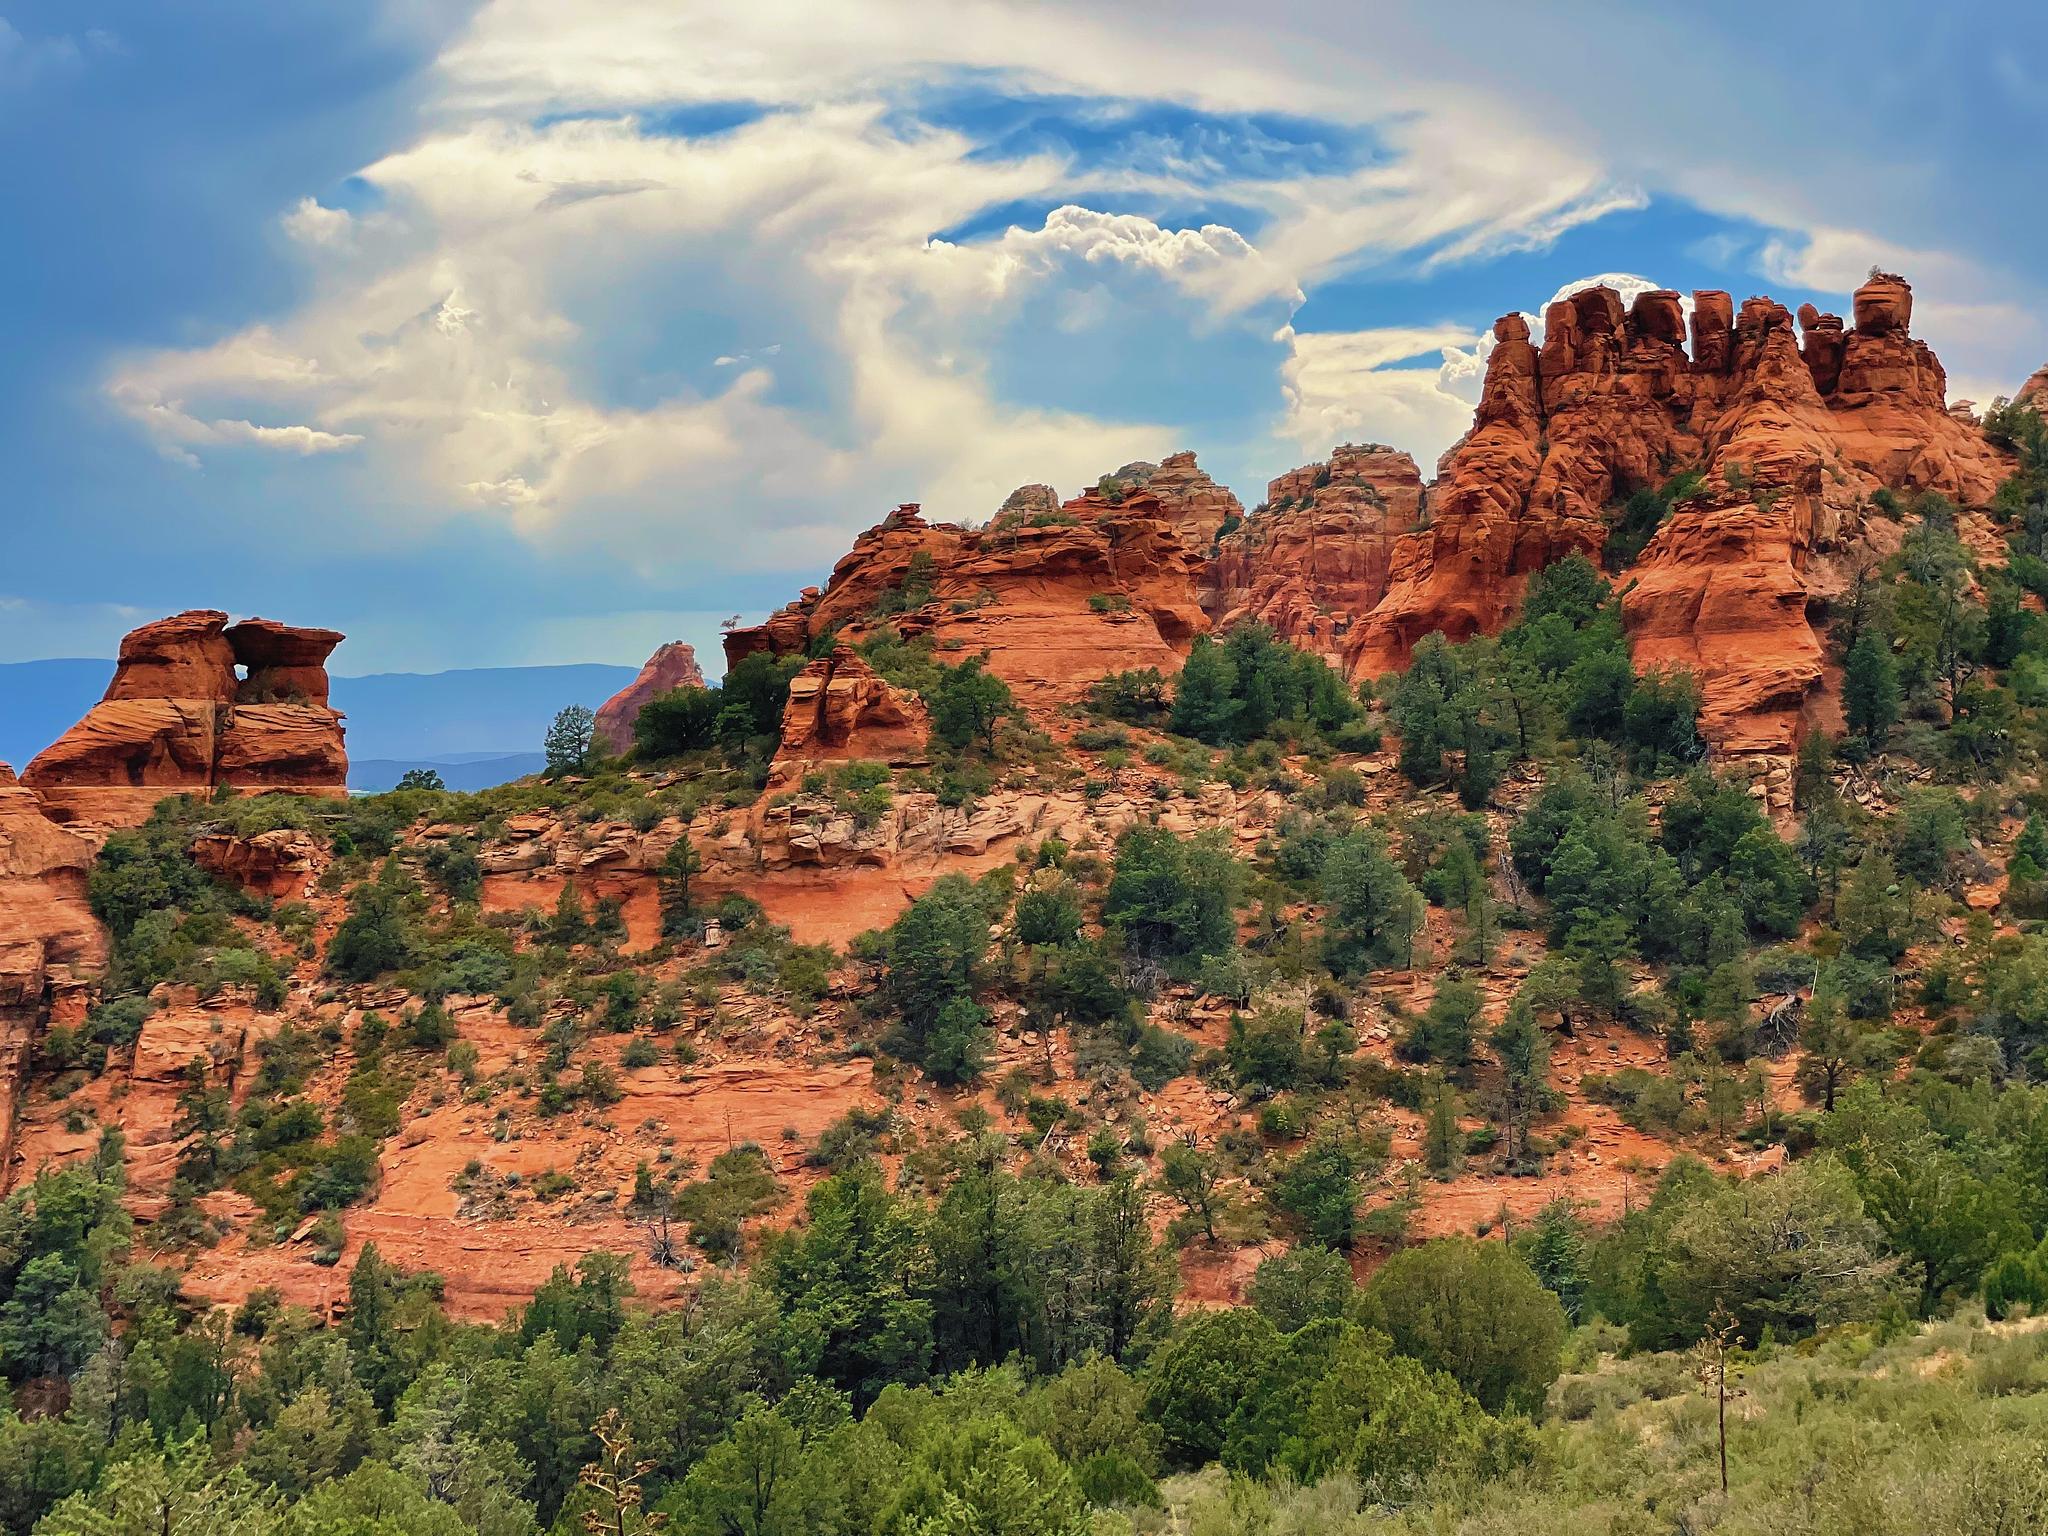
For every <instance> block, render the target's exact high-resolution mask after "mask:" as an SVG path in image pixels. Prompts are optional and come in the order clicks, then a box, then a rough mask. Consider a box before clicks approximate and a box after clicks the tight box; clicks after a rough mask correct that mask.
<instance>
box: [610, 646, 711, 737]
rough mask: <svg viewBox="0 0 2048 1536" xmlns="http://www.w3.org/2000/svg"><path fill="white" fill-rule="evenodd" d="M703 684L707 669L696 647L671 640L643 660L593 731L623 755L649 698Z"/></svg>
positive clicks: (614, 696)
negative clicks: (700, 661)
mask: <svg viewBox="0 0 2048 1536" xmlns="http://www.w3.org/2000/svg"><path fill="white" fill-rule="evenodd" d="M703 686H704V670H703V668H701V667H699V666H698V665H697V652H696V648H695V647H693V646H692V645H690V644H689V643H688V642H687V641H683V640H671V641H669V643H668V644H666V645H664V646H663V647H661V649H660V650H658V651H656V652H655V653H654V654H653V655H652V656H650V657H648V658H647V660H646V661H644V662H642V663H641V666H640V671H639V674H638V675H637V676H636V677H635V678H634V679H633V681H631V682H630V683H628V684H626V686H625V687H623V688H621V689H620V690H619V691H618V692H617V693H615V694H613V695H612V696H611V697H610V698H608V699H606V700H605V701H604V705H603V707H601V708H600V709H599V710H598V712H597V724H596V726H595V728H594V730H593V732H592V734H593V735H595V736H596V738H597V740H598V741H599V742H600V743H601V744H602V745H603V747H604V748H605V750H606V751H608V752H611V753H613V754H614V755H621V756H622V755H624V754H625V753H626V752H627V751H628V750H630V749H631V747H632V745H633V722H634V721H635V720H638V719H639V718H640V710H641V707H642V706H643V705H645V704H646V703H647V701H648V700H649V699H653V698H658V697H660V696H661V695H662V694H664V693H673V692H674V691H675V690H676V689H678V688H702V687H703Z"/></svg>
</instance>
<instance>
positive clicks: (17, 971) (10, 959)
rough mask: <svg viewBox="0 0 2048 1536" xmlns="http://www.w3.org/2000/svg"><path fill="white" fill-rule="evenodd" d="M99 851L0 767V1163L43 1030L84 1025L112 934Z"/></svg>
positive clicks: (10, 1143)
mask: <svg viewBox="0 0 2048 1536" xmlns="http://www.w3.org/2000/svg"><path fill="white" fill-rule="evenodd" d="M92 862H93V847H92V844H90V843H89V842H87V841H86V840H85V839H84V838H82V837H78V836H76V835H74V834H73V833H70V832H67V831H65V830H64V828H62V827H60V826H58V825H57V824H56V823H55V822H53V821H51V820H50V819H49V818H48V817H46V816H45V815H44V814H43V808H42V806H41V804H40V803H39V802H38V801H37V799H36V797H35V795H34V794H33V793H32V792H30V791H29V790H27V789H25V788H23V787H22V785H21V784H20V783H19V782H18V781H17V780H16V779H15V777H14V770H13V769H12V768H10V767H9V766H8V765H7V764H5V763H0V1167H4V1166H5V1163H6V1159H7V1157H8V1155H9V1153H10V1152H11V1150H12V1147H13V1143H14V1115H15V1104H16V1101H17V1100H18V1098H19V1096H20V1095H19V1086H20V1081H21V1075H22V1073H23V1071H24V1070H25V1069H26V1067H27V1063H28V1057H29V1052H30V1050H31V1048H32V1046H33V1044H34V1041H35V1038H36V1032H37V1030H38V1029H39V1028H40V1027H41V1026H42V1025H43V1024H44V1023H45V1022H47V1021H48V1020H50V1019H52V1018H55V1019H58V1020H59V1021H61V1022H66V1023H76V1022H77V1021H78V1019H79V1018H80V1017H82V1016H83V1015H84V1012H85V1007H86V1003H87V1001H88V999H89V995H90V987H91V984H92V983H93V982H94V981H95V980H96V979H97V978H98V975H99V972H100V971H101V969H102V968H103V967H104V966H105V965H106V959H107V944H106V934H105V932H104V931H103V930H102V929H101V927H100V925H99V923H98V921H97V920H96V919H95V918H94V917H93V915H92V908H91V906H90V905H89V904H88V902H87V900H86V877H87V876H88V875H89V874H90V873H91V871H92Z"/></svg>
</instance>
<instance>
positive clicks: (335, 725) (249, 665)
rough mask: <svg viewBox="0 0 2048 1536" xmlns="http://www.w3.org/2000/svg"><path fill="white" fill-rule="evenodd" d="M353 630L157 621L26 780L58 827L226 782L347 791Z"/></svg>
mask: <svg viewBox="0 0 2048 1536" xmlns="http://www.w3.org/2000/svg"><path fill="white" fill-rule="evenodd" d="M341 640H342V636H341V635H340V633H339V632H337V631H335V630H331V629H300V628H295V627H293V626H291V625H286V624H279V623H276V622H275V621H273V620H270V619H246V620H244V621H243V622H241V623H239V624H235V625H232V626H231V625H229V623H228V616H227V615H226V614H225V613H222V612H220V611H219V610H217V609H194V610H192V611H191V612H187V613H180V614H176V615H173V616H172V617H170V618H168V619H159V620H157V621H156V622H155V623H152V624H145V625H143V626H142V627H141V628H140V629H137V630H135V631H133V632H131V633H130V634H129V635H128V636H127V637H126V638H125V639H123V640H122V642H121V654H120V662H119V665H118V666H117V667H116V668H115V672H114V679H113V681H112V682H111V683H109V684H108V685H107V692H106V696H105V697H104V698H103V699H102V700H101V701H100V702H99V703H98V704H96V705H94V706H93V707H92V709H91V710H90V711H89V712H88V713H87V714H86V716H85V718H84V719H83V720H80V721H79V722H78V724H76V725H74V726H73V727H72V728H71V729H70V730H68V731H66V732H65V733H64V734H63V736H61V737H59V738H58V740H57V741H56V742H55V743H53V744H52V745H51V746H49V747H48V748H46V749H45V750H44V751H43V752H41V753H40V754H38V755H37V757H36V758H35V760H34V761H33V762H31V763H30V764H29V765H28V767H27V768H26V769H25V770H24V771H23V773H22V776H21V782H22V783H23V784H26V785H28V786H29V787H30V788H31V789H33V790H34V791H35V792H36V794H37V796H38V797H39V798H40V799H41V801H42V803H43V806H44V808H45V810H47V812H48V813H49V815H50V816H51V817H52V818H53V819H54V820H56V821H59V822H62V823H64V824H66V825H68V826H74V827H77V828H78V829H80V830H82V831H87V832H104V831H107V830H109V829H111V828H115V827H124V826H135V825H138V824H140V823H141V822H143V821H145V820H147V819H148V817H149V813H150V811H151V810H152V809H153V808H154V807H155V805H156V803H157V801H158V800H160V799H162V798H163V797H164V796H165V795H169V794H179V793H188V794H200V793H205V792H206V791H208V790H211V789H214V788H216V787H218V786H220V785H233V786H235V787H236V788H239V789H249V790H255V791H284V792H289V793H296V794H312V795H334V796H340V795H344V794H346V793H347V790H346V784H347V781H348V754H347V751H346V750H345V748H344V747H343V745H342V724H341V721H342V716H341V715H340V713H339V712H338V711H336V710H334V709H332V708H330V707H329V705H328V701H327V697H328V696H327V657H328V656H329V654H330V653H331V652H332V651H333V650H334V648H335V646H337V645H339V644H340V643H341Z"/></svg>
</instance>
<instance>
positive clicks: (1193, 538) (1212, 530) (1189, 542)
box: [1117, 453, 1244, 557]
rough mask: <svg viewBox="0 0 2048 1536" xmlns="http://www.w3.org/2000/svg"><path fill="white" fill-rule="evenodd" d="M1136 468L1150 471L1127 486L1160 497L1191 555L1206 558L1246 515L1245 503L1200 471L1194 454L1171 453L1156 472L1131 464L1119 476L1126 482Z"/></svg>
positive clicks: (1121, 470) (1145, 466) (1161, 505)
mask: <svg viewBox="0 0 2048 1536" xmlns="http://www.w3.org/2000/svg"><path fill="white" fill-rule="evenodd" d="M1136 469H1144V470H1149V471H1150V472H1149V473H1147V474H1145V475H1143V476H1142V478H1139V479H1137V480H1135V482H1127V483H1135V484H1136V485H1138V486H1141V487H1143V488H1144V489H1145V490H1148V491H1150V492H1151V493H1152V494H1153V495H1154V496H1156V497H1158V498H1159V505H1160V507H1161V508H1162V509H1163V510H1164V511H1165V514H1166V518H1167V521H1168V522H1170V523H1172V524H1173V527H1174V531H1175V532H1176V533H1177V534H1179V536H1180V541H1181V543H1182V544H1183V545H1184V546H1185V547H1186V548H1187V550H1188V552H1189V553H1190V554H1193V555H1199V556H1204V557H1206V556H1207V555H1208V554H1209V552H1210V551H1211V550H1212V549H1214V548H1215V546H1216V538H1217V535H1218V534H1220V533H1221V532H1222V531H1223V528H1224V525H1225V524H1226V523H1234V522H1236V521H1238V520H1239V519H1241V518H1243V516H1244V503H1242V502H1240V501H1239V500H1238V499H1237V497H1236V496H1234V495H1232V494H1231V492H1230V488H1229V487H1228V486H1222V485H1218V484H1217V483H1216V482H1215V481H1214V480H1211V479H1210V478H1209V476H1208V473H1207V472H1206V471H1204V470H1202V469H1200V468H1198V467H1197V466H1196V464H1195V456H1194V455H1193V454H1192V453H1169V454H1168V455H1167V456H1166V457H1165V458H1163V459H1161V460H1160V461H1159V466H1158V468H1156V469H1153V468H1152V467H1151V466H1149V465H1128V466H1126V468H1125V469H1120V470H1118V471H1117V477H1118V478H1119V479H1124V478H1125V476H1126V475H1127V474H1128V473H1129V471H1130V470H1136Z"/></svg>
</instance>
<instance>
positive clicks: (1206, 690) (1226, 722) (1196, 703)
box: [1173, 635, 1238, 746]
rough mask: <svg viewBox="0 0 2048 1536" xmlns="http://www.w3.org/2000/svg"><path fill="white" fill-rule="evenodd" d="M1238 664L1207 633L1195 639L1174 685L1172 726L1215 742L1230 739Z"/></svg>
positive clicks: (1181, 734)
mask: <svg viewBox="0 0 2048 1536" xmlns="http://www.w3.org/2000/svg"><path fill="white" fill-rule="evenodd" d="M1236 695H1237V666H1236V664H1235V663H1234V662H1232V661H1231V659H1230V655H1229V653H1228V652H1226V651H1225V650H1224V649H1223V647H1222V646H1220V645H1218V644H1216V642H1215V641H1213V640H1211V639H1210V638H1209V637H1208V636H1207V635H1199V636H1197V637H1196V639H1195V643H1194V648H1193V649H1192V650H1190V651H1189V652H1188V659H1187V664H1186V665H1185V666H1183V667H1182V668H1181V671H1180V678H1179V680H1178V681H1177V682H1176V683H1175V684H1174V687H1173V729H1174V732H1175V734H1176V735H1180V736H1192V737H1194V738H1195V740H1197V741H1206V742H1208V743H1209V744H1210V745H1212V746H1217V745H1221V744H1222V743H1223V742H1225V741H1227V740H1229V738H1230V730H1231V725H1232V723H1233V722H1234V721H1235V719H1236V717H1237V708H1238V706H1237V697H1236Z"/></svg>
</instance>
